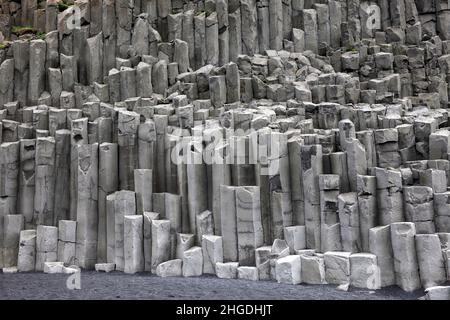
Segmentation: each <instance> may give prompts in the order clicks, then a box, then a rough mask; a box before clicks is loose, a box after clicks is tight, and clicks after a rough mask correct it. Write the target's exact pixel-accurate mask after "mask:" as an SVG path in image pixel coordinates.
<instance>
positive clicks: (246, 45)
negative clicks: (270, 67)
mask: <svg viewBox="0 0 450 320" xmlns="http://www.w3.org/2000/svg"><path fill="white" fill-rule="evenodd" d="M240 10H241V35H242V36H241V39H242V53H243V54H246V55H249V56H253V55H254V54H255V53H258V52H259V44H258V28H257V26H258V24H257V19H258V15H257V11H256V0H241V8H240Z"/></svg>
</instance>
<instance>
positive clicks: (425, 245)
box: [0, 0, 450, 299]
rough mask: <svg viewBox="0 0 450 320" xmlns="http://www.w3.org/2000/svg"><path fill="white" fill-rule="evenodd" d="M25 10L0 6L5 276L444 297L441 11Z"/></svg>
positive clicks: (408, 4)
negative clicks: (112, 274)
mask: <svg viewBox="0 0 450 320" xmlns="http://www.w3.org/2000/svg"><path fill="white" fill-rule="evenodd" d="M38 2H39V1H35V0H33V1H31V0H30V1H22V2H20V1H19V2H17V1H15V2H14V1H13V2H11V1H9V2H5V1H3V3H2V4H1V5H0V7H1V9H0V42H1V43H2V44H3V45H2V46H0V268H3V267H5V269H4V271H5V272H16V271H19V272H23V271H33V270H38V271H44V269H45V271H46V272H48V273H56V272H57V273H61V272H62V273H71V272H77V269H75V268H68V267H64V266H63V265H61V263H63V264H66V265H68V264H70V265H78V266H79V267H81V268H84V269H94V268H96V269H98V270H105V271H111V270H113V269H117V271H125V272H127V273H135V272H141V271H146V272H153V273H157V274H158V275H160V276H163V277H166V276H180V275H184V276H199V275H202V274H203V273H205V274H215V275H217V276H219V277H221V278H230V279H231V278H241V279H247V280H274V281H275V280H277V281H279V282H282V283H299V282H300V281H301V282H304V283H308V284H322V283H324V282H329V283H332V284H338V285H342V288H343V289H345V288H346V287H348V286H349V285H352V286H354V287H360V288H369V289H377V288H380V287H385V286H390V285H393V284H398V285H399V286H400V287H401V288H403V289H404V290H406V291H413V290H415V289H418V288H420V287H425V288H429V290H428V291H427V297H428V298H430V299H434V298H435V297H442V296H446V292H447V291H446V289H445V288H440V287H439V285H440V284H442V283H443V281H444V280H445V279H446V278H448V265H449V263H448V260H449V253H448V252H449V245H448V234H449V233H450V213H449V212H450V207H449V203H450V201H449V199H448V198H449V193H448V192H447V189H448V187H449V186H450V181H449V177H450V162H449V157H448V155H449V150H450V148H449V141H450V139H449V137H450V133H449V132H450V131H449V130H448V128H449V120H448V112H447V108H448V102H449V99H448V97H449V94H450V91H449V90H448V83H449V81H450V77H449V76H450V42H449V41H450V40H449V39H450V35H449V32H450V31H449V30H450V27H449V26H450V8H449V6H448V4H447V2H446V1H412V0H395V1H387V0H380V1H377V2H376V4H377V5H378V7H379V16H378V12H375V13H376V14H375V15H373V11H374V10H375V11H378V8H376V7H373V6H372V5H373V2H370V3H369V2H364V1H359V0H347V1H337V0H329V1H310V0H309V1H300V0H270V1H268V0H228V1H226V0H215V1H213V0H206V1H179V0H176V1H162V0H134V1H131V0H120V1H112V0H103V1H100V0H92V1H88V0H78V1H75V2H74V7H69V8H67V9H65V10H64V11H62V12H59V8H61V5H60V4H58V3H57V2H56V1H53V0H52V1H46V2H45V4H44V3H43V2H42V3H38ZM72 2H73V1H69V2H68V3H69V5H72ZM374 17H375V19H374ZM378 18H379V19H378ZM28 25H29V26H32V27H33V30H28V28H23V26H28ZM44 31H45V32H46V34H45V35H44V34H42V33H41V32H44ZM119 190H121V191H119ZM56 227H58V231H57V232H56V235H55V234H54V232H55V231H54V229H51V228H56ZM35 229H37V230H35ZM33 230H35V234H33ZM47 242H48V243H51V244H52V246H51V247H45V243H47ZM16 266H17V268H15V267H16ZM446 273H447V274H446Z"/></svg>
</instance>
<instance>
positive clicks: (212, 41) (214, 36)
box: [205, 12, 219, 66]
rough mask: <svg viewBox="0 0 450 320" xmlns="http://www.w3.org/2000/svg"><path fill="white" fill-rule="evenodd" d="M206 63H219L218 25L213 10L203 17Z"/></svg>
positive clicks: (216, 64) (214, 64)
mask: <svg viewBox="0 0 450 320" xmlns="http://www.w3.org/2000/svg"><path fill="white" fill-rule="evenodd" d="M205 28H206V29H205V41H206V59H205V63H206V64H212V65H213V66H218V65H219V25H218V22H217V13H216V12H213V13H211V14H210V15H209V16H207V17H206V19H205Z"/></svg>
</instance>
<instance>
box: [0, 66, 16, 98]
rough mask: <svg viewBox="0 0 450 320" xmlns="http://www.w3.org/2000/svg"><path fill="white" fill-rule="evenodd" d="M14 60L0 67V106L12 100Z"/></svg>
mask: <svg viewBox="0 0 450 320" xmlns="http://www.w3.org/2000/svg"><path fill="white" fill-rule="evenodd" d="M14 73H15V71H14V59H7V60H5V61H3V62H2V63H1V65H0V105H4V104H5V103H7V102H10V101H13V100H14Z"/></svg>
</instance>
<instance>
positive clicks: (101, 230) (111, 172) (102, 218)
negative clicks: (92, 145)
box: [97, 142, 119, 263]
mask: <svg viewBox="0 0 450 320" xmlns="http://www.w3.org/2000/svg"><path fill="white" fill-rule="evenodd" d="M118 187H119V164H118V146H117V144H116V143H107V142H105V143H102V144H100V146H99V149H98V237H97V238H98V241H97V262H98V263H103V262H107V261H108V259H107V247H108V246H107V242H108V241H107V232H108V227H107V221H108V218H107V216H108V209H107V207H108V205H107V197H108V195H109V194H111V193H113V192H115V191H116V190H117V189H118ZM111 232H112V231H111Z"/></svg>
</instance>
